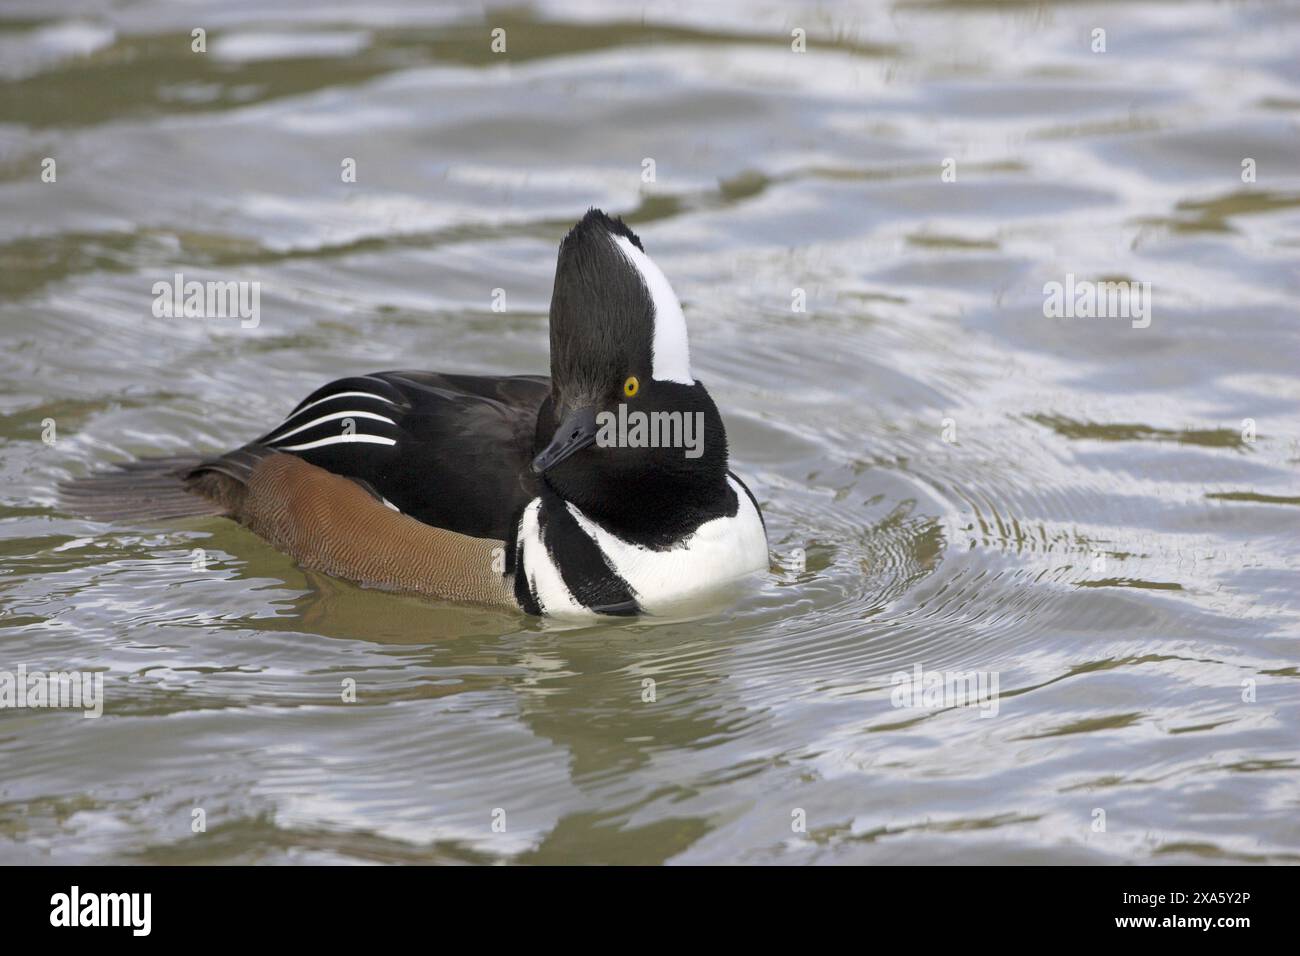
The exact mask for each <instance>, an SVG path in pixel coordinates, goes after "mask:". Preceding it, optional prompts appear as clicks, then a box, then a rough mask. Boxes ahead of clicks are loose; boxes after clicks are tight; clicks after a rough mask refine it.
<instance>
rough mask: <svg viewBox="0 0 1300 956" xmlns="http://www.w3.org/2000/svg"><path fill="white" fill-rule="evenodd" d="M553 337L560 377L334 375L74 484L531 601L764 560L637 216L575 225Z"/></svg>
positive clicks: (476, 597)
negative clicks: (190, 446)
mask: <svg viewBox="0 0 1300 956" xmlns="http://www.w3.org/2000/svg"><path fill="white" fill-rule="evenodd" d="M550 345H551V377H550V378H549V379H548V378H546V377H545V376H536V375H512V376H481V375H444V374H439V373H436V372H380V373H376V374H373V375H362V376H358V377H355V378H344V379H339V380H338V381H336V382H331V383H330V384H328V385H326V386H324V387H323V388H320V389H317V390H316V391H315V392H313V393H312V394H311V395H309V396H307V398H306V399H305V400H304V401H303V402H302V403H301V404H299V405H298V407H297V408H295V409H294V410H293V412H292V413H291V414H290V415H289V417H288V418H286V419H285V420H284V422H282V423H281V424H280V425H278V426H276V427H275V428H273V429H271V430H270V431H269V432H267V433H266V434H264V435H262V436H261V437H260V438H258V439H257V440H256V441H253V442H251V443H249V444H247V445H245V446H243V447H242V448H238V449H236V450H234V451H231V452H228V453H226V454H224V455H218V456H215V457H211V458H199V457H193V458H160V459H144V460H141V461H136V462H130V463H128V464H125V465H120V466H118V470H117V471H115V472H110V473H107V474H100V475H92V476H90V477H88V478H81V479H76V480H73V481H70V482H67V483H65V484H64V485H63V486H62V491H63V494H64V500H65V501H67V502H68V503H69V505H70V506H72V507H73V508H74V509H75V510H79V511H81V512H84V513H85V514H86V515H88V516H89V517H92V518H97V519H101V520H129V519H141V518H170V517H181V516H192V515H212V514H218V515H224V516H227V517H230V518H233V519H235V520H236V521H239V522H240V523H241V524H244V525H246V526H247V527H248V528H250V529H251V530H253V531H254V532H256V533H257V534H259V535H261V536H262V537H264V538H266V539H267V540H268V541H270V542H271V543H272V544H273V545H275V546H276V547H277V548H279V549H281V550H283V551H285V552H287V553H288V554H290V555H291V556H292V557H293V558H295V559H296V560H297V561H298V562H299V563H300V564H301V565H303V566H304V567H308V568H311V569H314V570H319V571H324V572H326V573H329V574H333V575H335V576H337V577H342V578H347V579H349V580H352V581H356V582H359V583H362V584H366V585H370V586H374V587H381V588H385V589H388V590H397V591H412V592H418V593H422V594H426V595H430V596H434V597H439V598H445V599H450V600H462V601H472V602H477V603H485V604H495V605H505V606H512V607H517V608H519V609H520V610H523V611H524V612H526V613H529V614H551V615H561V616H572V615H584V614H593V613H595V614H617V615H633V614H638V613H642V612H655V611H660V610H666V609H668V608H669V607H671V606H673V605H676V604H678V603H679V602H681V601H684V600H686V599H689V598H693V597H696V596H699V595H701V594H703V593H705V592H708V591H711V590H714V589H716V588H717V587H719V586H720V585H723V584H725V583H727V582H730V581H733V580H735V579H737V578H740V577H742V576H745V575H747V574H750V573H752V572H755V571H759V570H762V569H765V568H767V567H768V551H767V537H766V534H765V531H764V525H763V518H762V515H761V513H760V512H759V508H758V502H757V501H756V500H755V498H754V496H753V495H752V494H751V493H750V491H749V489H748V488H746V487H745V485H744V484H743V483H742V482H741V481H740V479H739V478H737V477H736V476H735V475H734V474H732V473H731V472H730V471H729V470H728V468H727V438H726V431H725V430H724V428H723V425H722V417H721V416H720V415H719V414H718V409H717V407H716V406H715V405H714V403H713V400H712V399H711V398H710V397H709V393H708V392H707V391H706V390H705V388H704V386H703V385H702V384H701V383H700V382H698V381H696V380H695V378H694V377H693V376H692V374H691V366H690V355H689V350H688V346H687V337H686V320H685V317H684V316H683V315H682V309H681V305H680V304H679V303H678V300H677V297H676V296H675V295H674V294H673V290H672V287H671V286H670V285H669V284H668V280H667V279H666V278H665V277H664V274H663V273H662V272H661V271H660V270H659V268H658V266H656V265H655V264H654V263H653V262H652V261H651V260H650V259H649V257H647V256H646V254H645V250H644V248H643V247H642V245H641V240H640V239H638V238H637V237H636V235H635V234H634V233H633V232H632V230H630V229H629V228H628V227H627V226H626V225H625V224H624V223H623V222H622V220H620V219H617V218H611V217H609V216H606V215H605V214H604V213H602V212H601V211H599V210H597V209H592V210H590V211H589V212H588V213H587V215H586V216H584V217H583V219H582V220H581V221H580V222H579V223H578V224H577V225H576V226H574V227H573V229H571V230H570V231H569V233H568V235H567V236H565V238H564V240H563V241H562V242H561V243H560V252H559V259H558V262H557V264H556V269H555V288H554V292H553V294H552V297H551V312H550ZM629 420H631V421H632V422H633V425H632V428H631V429H628V427H627V423H628V421H629ZM616 424H617V427H616ZM664 439H666V440H664Z"/></svg>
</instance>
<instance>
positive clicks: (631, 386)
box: [623, 375, 641, 398]
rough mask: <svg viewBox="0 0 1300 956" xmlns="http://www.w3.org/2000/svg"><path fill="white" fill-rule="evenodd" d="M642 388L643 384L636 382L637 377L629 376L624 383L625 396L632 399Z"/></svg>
mask: <svg viewBox="0 0 1300 956" xmlns="http://www.w3.org/2000/svg"><path fill="white" fill-rule="evenodd" d="M640 387H641V383H640V382H638V381H637V380H636V376H635V375H629V376H628V377H627V381H626V382H624V383H623V394H624V395H626V396H627V397H628V398H631V397H632V396H633V395H635V394H636V393H637V390H638V389H639V388H640Z"/></svg>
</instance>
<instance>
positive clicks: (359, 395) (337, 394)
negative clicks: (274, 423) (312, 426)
mask: <svg viewBox="0 0 1300 956" xmlns="http://www.w3.org/2000/svg"><path fill="white" fill-rule="evenodd" d="M336 398H373V399H374V400H375V401H377V402H384V403H385V404H387V405H395V404H397V403H396V402H394V401H393V400H392V399H389V398H384V396H382V395H376V394H375V393H374V392H335V393H334V394H333V395H326V396H325V397H324V398H318V399H316V401H314V402H311V403H310V404H307V405H304V406H303V407H302V408H300V409H298V410H297V411H296V412H294V413H293V414H292V415H290V416H289V418H288V421H290V422H291V421H293V420H294V419H295V418H297V417H298V416H299V415H301V414H302V413H303V412H305V411H306V410H307V409H309V408H315V407H316V406H317V405H319V404H321V403H322V402H332V401H334V399H336ZM286 424H287V422H286Z"/></svg>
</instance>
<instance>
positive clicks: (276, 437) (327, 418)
mask: <svg viewBox="0 0 1300 956" xmlns="http://www.w3.org/2000/svg"><path fill="white" fill-rule="evenodd" d="M340 418H369V419H371V420H372V421H376V422H388V424H390V425H396V424H397V422H395V421H393V420H392V419H391V418H387V417H385V416H384V415H376V414H375V413H374V412H334V413H333V414H330V415H322V416H321V417H320V418H318V419H316V420H315V421H310V422H308V423H307V424H306V425H299V426H298V427H297V428H295V429H293V430H292V431H287V432H285V433H284V434H283V435H282V434H280V433H279V432H278V431H276V432H273V433H272V434H271V435H270V436H269V437H268V438H266V439H265V440H264V441H263V444H266V445H273V444H275V443H276V442H281V441H284V440H285V439H286V438H289V437H291V436H293V435H296V434H298V433H299V432H302V431H306V430H307V429H309V428H314V427H315V426H317V425H319V424H321V423H322V422H332V421H337V420H338V419H340ZM290 421H292V419H290ZM288 424H289V422H285V423H284V424H283V425H281V426H280V428H285V427H287V426H288Z"/></svg>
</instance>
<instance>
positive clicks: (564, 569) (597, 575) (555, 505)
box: [539, 491, 641, 616]
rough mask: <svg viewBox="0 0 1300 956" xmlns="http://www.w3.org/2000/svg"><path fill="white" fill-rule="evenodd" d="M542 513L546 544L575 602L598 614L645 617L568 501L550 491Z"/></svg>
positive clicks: (630, 592)
mask: <svg viewBox="0 0 1300 956" xmlns="http://www.w3.org/2000/svg"><path fill="white" fill-rule="evenodd" d="M540 512H541V514H540V515H539V517H540V518H541V519H542V525H541V528H540V531H541V535H542V541H543V542H544V543H545V545H546V551H547V553H548V554H549V555H550V556H551V560H552V561H553V562H554V563H555V566H556V567H557V568H559V569H560V577H561V578H563V580H564V586H565V587H566V588H568V589H569V593H570V594H572V595H573V597H574V599H575V600H576V601H577V602H578V603H579V604H582V605H583V606H585V607H588V608H590V609H591V610H593V611H595V612H596V613H598V614H612V615H618V616H631V615H635V614H639V613H641V606H640V605H639V604H637V601H636V598H635V597H633V595H632V589H631V588H630V587H628V584H627V582H626V581H624V580H623V578H622V577H620V576H619V574H618V572H617V571H615V570H614V568H613V566H611V565H610V563H609V562H608V561H607V560H606V559H605V555H604V553H603V552H602V551H601V550H600V546H599V545H598V544H596V542H595V541H593V540H592V538H591V536H590V535H588V534H587V532H585V531H583V530H582V526H581V525H579V524H578V521H577V519H576V518H574V517H573V515H572V513H570V511H569V509H568V507H567V506H566V505H565V503H564V501H563V500H561V499H560V498H559V496H557V495H555V494H554V493H551V492H549V491H548V492H546V493H544V494H543V495H542V506H541V509H540Z"/></svg>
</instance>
